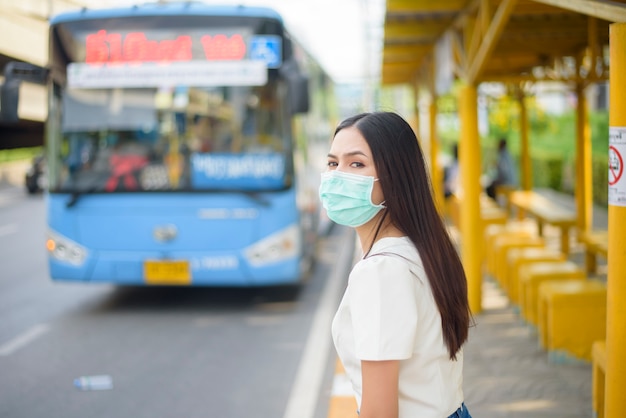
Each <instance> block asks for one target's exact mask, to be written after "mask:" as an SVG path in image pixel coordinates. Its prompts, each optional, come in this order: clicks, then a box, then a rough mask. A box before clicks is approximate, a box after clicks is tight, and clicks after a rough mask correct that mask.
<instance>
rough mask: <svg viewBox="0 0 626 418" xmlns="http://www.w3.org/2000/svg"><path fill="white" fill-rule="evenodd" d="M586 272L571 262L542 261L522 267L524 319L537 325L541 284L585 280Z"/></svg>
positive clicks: (520, 285) (520, 292)
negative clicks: (554, 281)
mask: <svg viewBox="0 0 626 418" xmlns="http://www.w3.org/2000/svg"><path fill="white" fill-rule="evenodd" d="M586 278H587V277H586V275H585V272H584V271H583V270H582V269H581V268H580V267H578V265H576V264H575V263H573V262H571V261H567V260H566V261H542V262H537V263H530V264H526V265H524V266H521V267H520V269H519V287H518V296H519V302H520V303H519V306H520V312H521V314H522V318H524V320H525V321H526V322H528V323H529V324H531V325H535V326H536V325H537V305H538V299H537V295H538V289H539V284H541V283H542V282H545V281H548V280H568V279H578V280H585V279H586Z"/></svg>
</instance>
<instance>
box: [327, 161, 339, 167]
mask: <svg viewBox="0 0 626 418" xmlns="http://www.w3.org/2000/svg"><path fill="white" fill-rule="evenodd" d="M328 166H329V167H337V163H336V162H335V161H329V162H328Z"/></svg>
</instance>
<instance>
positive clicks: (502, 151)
mask: <svg viewBox="0 0 626 418" xmlns="http://www.w3.org/2000/svg"><path fill="white" fill-rule="evenodd" d="M516 182H517V179H516V177H515V170H514V169H513V159H512V158H511V154H509V150H508V149H507V146H506V138H500V140H499V141H498V161H497V162H496V173H495V177H494V178H493V180H492V181H491V183H490V184H489V185H488V186H487V189H486V190H485V191H486V193H487V196H489V197H490V198H492V199H494V200H495V199H496V191H497V188H498V187H500V186H514V185H515V183H516Z"/></svg>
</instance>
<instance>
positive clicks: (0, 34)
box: [0, 0, 106, 149]
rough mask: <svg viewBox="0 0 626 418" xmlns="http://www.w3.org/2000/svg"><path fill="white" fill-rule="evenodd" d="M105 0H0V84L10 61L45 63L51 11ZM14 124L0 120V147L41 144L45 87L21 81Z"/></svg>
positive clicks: (45, 101) (39, 64) (65, 9)
mask: <svg viewBox="0 0 626 418" xmlns="http://www.w3.org/2000/svg"><path fill="white" fill-rule="evenodd" d="M96 4H97V5H106V0H100V1H99V2H98V1H88V0H20V1H15V0H0V84H2V83H3V82H4V76H3V75H4V71H5V67H6V65H7V63H9V62H11V61H18V62H27V63H31V64H35V65H38V66H42V67H43V66H45V65H46V64H47V62H48V27H49V25H48V19H49V17H50V16H51V15H52V14H55V13H60V12H64V11H68V10H76V9H79V8H82V7H86V6H88V5H89V6H90V7H93V6H94V5H96ZM19 103H20V105H19V109H18V115H19V118H20V121H19V123H17V124H13V123H11V124H7V123H2V122H1V121H0V138H1V139H2V140H1V141H0V149H7V148H21V147H32V146H39V145H42V144H43V140H44V139H43V137H44V123H43V122H44V121H45V119H46V116H47V111H46V103H47V92H46V87H44V86H41V85H36V84H32V83H22V85H21V87H20V102H19Z"/></svg>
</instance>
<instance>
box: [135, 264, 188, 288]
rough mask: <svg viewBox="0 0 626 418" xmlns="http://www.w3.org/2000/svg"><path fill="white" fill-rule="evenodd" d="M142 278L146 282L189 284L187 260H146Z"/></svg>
mask: <svg viewBox="0 0 626 418" xmlns="http://www.w3.org/2000/svg"><path fill="white" fill-rule="evenodd" d="M143 276H144V280H145V281H146V283H148V284H181V285H182V284H190V283H191V272H190V270H189V262H188V261H163V260H159V261H146V262H144V264H143Z"/></svg>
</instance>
